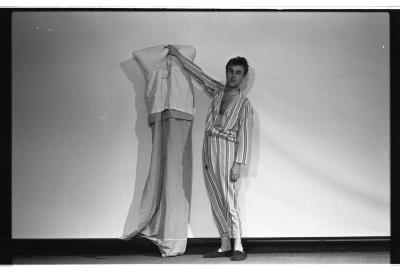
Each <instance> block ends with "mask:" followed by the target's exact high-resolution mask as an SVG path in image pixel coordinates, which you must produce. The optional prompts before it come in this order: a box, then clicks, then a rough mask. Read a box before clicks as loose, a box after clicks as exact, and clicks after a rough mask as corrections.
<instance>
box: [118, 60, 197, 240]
mask: <svg viewBox="0 0 400 280" xmlns="http://www.w3.org/2000/svg"><path fill="white" fill-rule="evenodd" d="M120 67H121V68H122V69H123V71H124V73H125V75H126V76H127V77H128V79H129V80H130V81H131V82H132V84H133V86H134V92H135V108H136V112H137V117H136V124H135V134H136V137H137V139H138V146H137V153H136V154H137V161H136V173H135V174H136V179H135V187H134V195H133V199H132V203H131V206H130V208H129V211H128V215H127V218H126V221H125V224H124V229H123V236H128V235H131V234H132V233H133V232H135V231H137V230H138V228H137V227H138V222H139V211H143V208H141V202H142V194H143V190H144V187H145V185H146V181H147V180H148V178H147V177H148V176H150V175H149V169H150V168H149V166H150V161H151V158H152V157H153V146H152V143H153V141H152V139H153V135H152V134H151V129H150V127H149V126H148V119H147V117H148V112H147V107H146V103H145V99H144V95H145V87H146V82H145V78H144V75H143V71H142V69H141V68H140V66H139V64H138V63H137V61H136V60H134V59H129V60H126V61H123V62H121V63H120ZM187 133H188V135H187V137H184V138H185V141H186V142H185V144H184V147H183V149H182V151H181V152H182V154H181V155H179V156H181V157H182V161H181V163H180V165H181V166H180V167H179V166H177V167H176V168H178V169H175V168H174V171H175V170H176V172H175V173H176V174H175V175H176V176H179V175H178V174H183V177H182V184H183V186H185V187H184V191H185V197H186V200H187V201H188V202H189V205H190V201H191V189H192V168H193V167H192V158H193V155H192V127H190V129H189V131H187ZM167 136H168V135H162V138H165V137H167ZM173 138H174V136H173V137H172V139H173ZM166 139H167V138H165V139H164V141H162V147H161V149H164V150H166V151H169V150H170V148H167V147H166V145H168V146H169V144H168V141H165V140H166ZM168 139H170V137H168ZM162 154H163V153H161V154H159V155H162ZM177 156H178V155H177V154H176V155H175V154H168V155H164V154H163V156H162V158H161V160H162V161H166V160H167V159H173V158H176V157H177ZM179 156H178V157H179ZM165 164H166V163H161V166H164V165H165ZM170 166H173V165H170ZM153 167H154V166H153ZM165 170H166V169H165ZM153 171H155V169H154V170H153ZM162 171H163V169H161V170H160V172H162ZM152 174H153V175H154V173H152ZM160 175H161V176H163V177H164V178H163V179H161V180H160V181H159V182H160V183H161V185H159V186H155V185H152V183H150V185H149V187H150V188H152V187H157V191H156V197H154V199H156V200H157V201H158V202H157V203H156V207H158V203H161V204H162V205H164V207H165V205H166V204H165V198H166V197H165V195H161V194H162V193H164V189H163V187H162V184H163V183H162V182H163V181H164V179H168V178H167V177H168V176H166V175H167V174H164V173H160ZM153 179H154V177H153ZM160 199H163V200H164V201H163V202H161V201H160ZM189 211H190V209H189ZM160 213H161V214H162V215H165V214H166V211H161V212H160ZM142 214H143V213H142ZM189 214H190V212H189ZM165 219H166V217H164V216H163V217H162V218H161V220H165ZM141 222H142V221H141ZM160 226H164V224H163V223H161V225H160ZM139 230H140V229H139ZM160 232H164V230H160Z"/></svg>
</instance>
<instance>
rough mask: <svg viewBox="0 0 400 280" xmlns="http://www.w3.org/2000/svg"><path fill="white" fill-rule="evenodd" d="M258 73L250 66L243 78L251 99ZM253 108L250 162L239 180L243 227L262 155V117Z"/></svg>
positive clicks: (244, 90)
mask: <svg viewBox="0 0 400 280" xmlns="http://www.w3.org/2000/svg"><path fill="white" fill-rule="evenodd" d="M255 77H256V73H255V71H254V69H253V68H252V67H249V72H248V74H247V77H246V78H245V79H244V80H243V83H242V91H243V93H244V95H245V96H247V97H248V98H249V100H250V102H251V101H252V100H251V95H252V91H251V89H252V88H253V86H254V81H255ZM251 105H252V108H253V123H252V124H253V126H252V130H251V138H250V139H251V145H250V147H249V158H248V163H247V164H246V165H245V166H244V167H243V169H242V179H241V180H240V181H239V182H238V184H239V186H238V187H239V192H240V194H239V209H240V213H241V214H240V217H241V224H242V228H243V229H246V228H247V220H246V217H247V214H246V196H247V192H248V190H249V188H250V187H253V188H254V187H255V186H250V180H249V178H254V177H256V176H257V172H258V166H259V155H260V119H259V114H258V112H257V109H256V108H255V106H254V103H253V102H251Z"/></svg>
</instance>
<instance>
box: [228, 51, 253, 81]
mask: <svg viewBox="0 0 400 280" xmlns="http://www.w3.org/2000/svg"><path fill="white" fill-rule="evenodd" d="M232 65H241V66H243V69H244V73H243V76H246V74H247V72H248V71H249V63H248V62H247V59H246V58H244V57H241V56H237V57H234V58H231V59H229V61H228V63H227V64H226V66H225V71H228V68H229V66H232Z"/></svg>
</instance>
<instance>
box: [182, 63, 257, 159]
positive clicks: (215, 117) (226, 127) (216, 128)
mask: <svg viewBox="0 0 400 280" xmlns="http://www.w3.org/2000/svg"><path fill="white" fill-rule="evenodd" d="M183 67H184V68H185V69H186V70H187V71H188V72H189V73H190V74H191V75H192V76H193V77H194V79H195V80H196V81H197V82H198V83H199V84H200V85H202V86H203V88H204V89H205V90H206V91H207V93H208V94H209V95H211V96H212V101H211V104H210V107H209V110H208V114H207V117H206V125H205V133H206V135H208V136H209V137H219V138H222V139H225V140H227V141H231V142H234V143H236V144H237V146H236V154H235V162H237V163H240V164H246V163H247V159H248V152H249V149H248V147H249V143H250V132H251V128H252V123H251V122H252V117H253V109H252V106H251V103H250V101H249V100H248V99H247V97H244V96H243V94H242V92H240V94H239V95H238V96H236V97H235V98H234V100H232V102H231V103H230V104H229V106H228V108H227V109H226V110H225V112H224V114H222V115H221V114H219V112H220V106H221V101H222V97H223V96H224V89H225V86H224V85H223V84H222V83H220V82H218V81H216V80H214V79H213V78H211V77H209V76H208V75H206V74H205V73H204V72H203V71H202V70H201V68H200V67H198V66H197V65H196V64H194V63H193V62H192V61H190V60H188V59H185V60H184V61H183Z"/></svg>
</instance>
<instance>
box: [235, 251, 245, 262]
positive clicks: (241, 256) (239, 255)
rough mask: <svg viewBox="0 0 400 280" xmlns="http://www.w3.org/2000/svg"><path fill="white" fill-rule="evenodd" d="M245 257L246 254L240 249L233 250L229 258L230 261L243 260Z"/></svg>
mask: <svg viewBox="0 0 400 280" xmlns="http://www.w3.org/2000/svg"><path fill="white" fill-rule="evenodd" d="M246 258H247V254H246V253H245V252H242V251H237V250H236V251H235V252H233V254H232V257H231V260H232V261H242V260H245V259H246Z"/></svg>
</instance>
